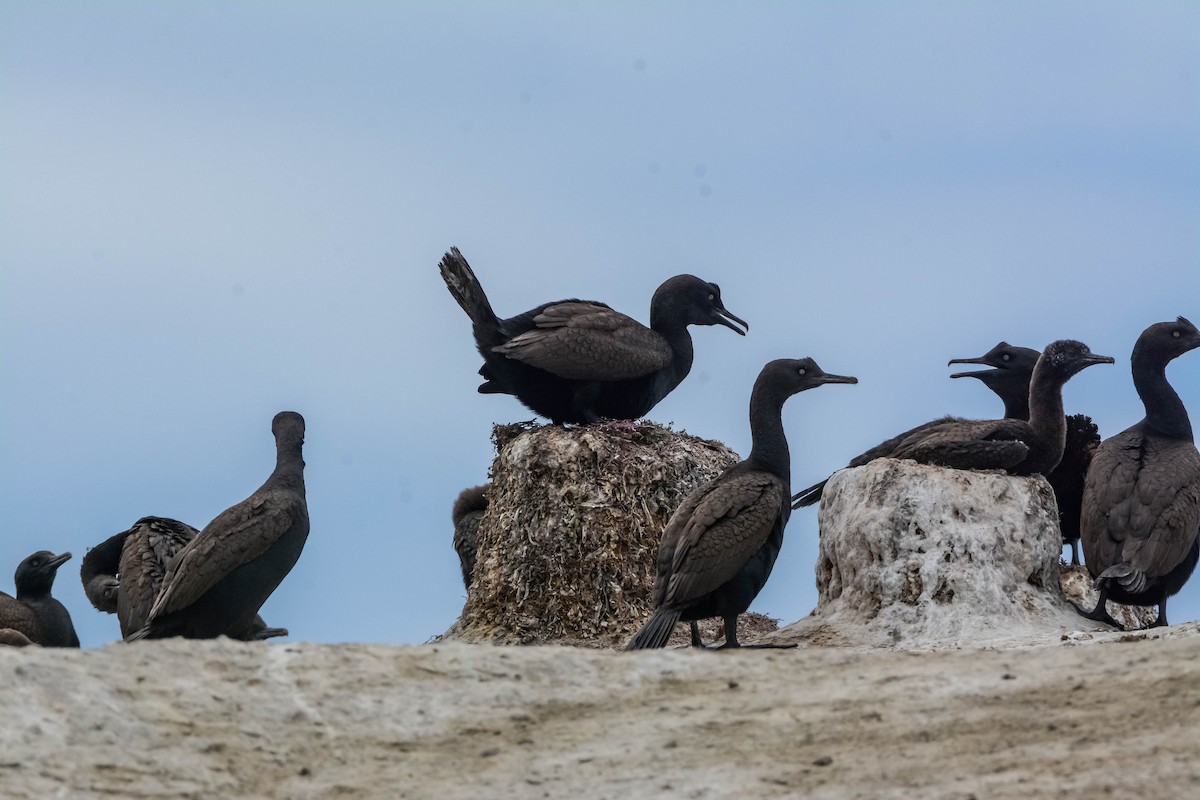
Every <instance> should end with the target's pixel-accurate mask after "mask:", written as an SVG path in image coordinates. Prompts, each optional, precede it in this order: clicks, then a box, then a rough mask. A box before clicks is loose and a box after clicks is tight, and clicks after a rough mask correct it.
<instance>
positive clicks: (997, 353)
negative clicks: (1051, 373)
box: [946, 342, 1041, 383]
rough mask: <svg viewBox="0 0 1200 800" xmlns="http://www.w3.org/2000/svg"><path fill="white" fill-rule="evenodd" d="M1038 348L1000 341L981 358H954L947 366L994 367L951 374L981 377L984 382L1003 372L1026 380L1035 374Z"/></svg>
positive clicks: (960, 376)
mask: <svg viewBox="0 0 1200 800" xmlns="http://www.w3.org/2000/svg"><path fill="white" fill-rule="evenodd" d="M1040 355H1041V353H1039V352H1038V351H1037V350H1034V349H1033V348H1032V347H1015V346H1013V345H1011V344H1009V343H1008V342H1000V344H998V345H996V346H995V347H993V348H992V349H991V350H988V351H987V352H986V353H984V354H983V355H981V356H979V358H952V359H950V360H949V361H948V362H946V366H950V365H951V364H983V365H985V366H988V367H992V369H982V370H977V371H975V372H956V373H954V374H953V375H951V376H950V377H951V378H979V379H980V380H982V381H983V382H984V383H987V382H988V380H989V379H992V378H994V377H995V376H997V375H999V374H1003V373H1009V374H1014V375H1018V376H1024V377H1025V379H1026V380H1028V379H1029V376H1030V375H1032V374H1033V365H1034V364H1036V363H1037V360H1038V356H1040Z"/></svg>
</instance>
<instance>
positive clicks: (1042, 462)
mask: <svg viewBox="0 0 1200 800" xmlns="http://www.w3.org/2000/svg"><path fill="white" fill-rule="evenodd" d="M1111 363H1113V359H1112V357H1111V356H1098V355H1095V354H1094V353H1092V351H1091V350H1089V349H1088V347H1087V345H1085V344H1083V343H1082V342H1077V341H1074V340H1071V339H1060V340H1059V341H1056V342H1052V343H1051V344H1050V345H1049V346H1048V347H1047V348H1046V350H1045V352H1043V353H1042V355H1041V357H1039V358H1038V360H1037V365H1036V366H1035V367H1034V370H1033V376H1032V378H1031V379H1030V383H1029V411H1030V414H1029V420H1028V421H1026V420H1020V419H990V420H982V419H980V420H976V419H963V418H962V417H943V418H941V419H935V420H933V421H932V422H926V423H925V424H924V425H918V426H917V427H916V428H913V429H912V430H909V431H905V432H904V433H902V434H900V435H899V436H894V437H892V438H891V439H889V440H887V441H886V442H883V443H882V444H879V445H876V446H875V447H873V448H871V449H870V450H868V451H867V452H866V453H863V454H862V455H860V456H858V457H856V458H854V459H852V460H851V461H850V464H849V466H851V467H860V466H862V465H864V464H866V463H868V462H870V461H874V460H875V459H876V458H908V459H912V460H913V461H917V462H919V463H922V464H935V465H938V466H943V467H954V468H956V469H1003V470H1005V471H1006V472H1008V473H1009V474H1011V475H1032V474H1033V473H1045V472H1047V471H1049V470H1051V469H1053V468H1054V467H1055V466H1056V465H1057V464H1058V462H1059V461H1060V460H1061V459H1062V455H1063V449H1064V448H1065V446H1066V428H1067V423H1066V417H1065V416H1064V414H1063V405H1062V387H1063V385H1064V384H1066V382H1067V381H1068V380H1070V379H1071V376H1073V375H1075V374H1076V373H1078V372H1079V371H1081V370H1083V369H1084V368H1086V367H1090V366H1091V365H1093V364H1111ZM824 487H825V481H821V482H820V483H818V484H815V485H813V486H810V487H808V488H807V489H804V490H803V491H801V492H798V493H797V494H796V495H795V496H794V497H793V498H792V500H793V504H792V507H793V508H798V507H800V506H808V505H812V504H813V503H815V502H817V501H818V500H820V499H821V492H822V490H823V489H824Z"/></svg>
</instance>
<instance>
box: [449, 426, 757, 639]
mask: <svg viewBox="0 0 1200 800" xmlns="http://www.w3.org/2000/svg"><path fill="white" fill-rule="evenodd" d="M494 438H495V441H496V459H495V461H494V462H493V464H492V470H491V478H492V485H491V489H490V490H489V491H488V507H487V510H486V511H485V512H484V515H483V518H482V519H481V520H480V523H479V534H478V550H477V553H476V559H475V570H474V573H473V575H472V580H471V584H470V586H469V587H468V589H467V602H466V604H465V606H464V607H463V611H462V615H461V616H460V618H459V620H458V621H457V622H456V623H455V624H454V626H453V627H451V628H450V630H449V631H447V632H446V634H445V636H444V637H443V638H444V639H449V640H460V641H465V642H490V643H494V644H546V643H551V642H553V643H558V644H577V645H586V646H591V647H616V646H620V645H623V644H624V643H625V642H626V641H627V640H628V639H629V637H630V636H631V635H632V634H633V633H634V632H635V631H636V630H637V629H638V627H639V626H640V625H641V623H642V622H644V621H645V619H646V618H647V617H648V616H649V614H650V610H651V609H650V590H651V588H652V587H653V584H654V570H655V558H656V556H657V553H658V543H659V540H660V538H661V535H662V530H663V528H664V527H665V526H666V523H667V520H668V519H670V516H671V513H672V512H673V511H674V510H675V508H676V507H677V506H678V505H679V503H680V502H681V501H682V500H683V498H684V497H685V496H686V495H687V494H688V492H690V491H691V490H692V489H694V488H695V487H697V486H699V485H700V484H701V483H703V482H705V481H707V480H709V479H711V478H713V477H715V476H716V475H718V474H719V473H720V472H721V471H722V470H723V469H724V468H726V467H728V466H729V465H731V464H734V463H736V462H737V460H738V457H737V454H736V453H734V452H733V451H732V450H730V449H729V448H728V447H726V446H725V445H723V444H721V443H720V442H713V441H708V440H705V439H699V438H697V437H695V436H689V435H688V434H686V433H676V432H674V431H671V430H670V429H668V428H665V427H663V426H661V425H656V424H654V423H651V422H636V423H632V422H610V423H604V424H598V425H587V426H582V427H569V428H567V427H563V426H559V425H544V426H535V427H530V426H527V425H507V426H497V427H496V429H495V432H494ZM771 627H772V629H773V627H774V626H773V625H772V626H771ZM760 630H761V627H760Z"/></svg>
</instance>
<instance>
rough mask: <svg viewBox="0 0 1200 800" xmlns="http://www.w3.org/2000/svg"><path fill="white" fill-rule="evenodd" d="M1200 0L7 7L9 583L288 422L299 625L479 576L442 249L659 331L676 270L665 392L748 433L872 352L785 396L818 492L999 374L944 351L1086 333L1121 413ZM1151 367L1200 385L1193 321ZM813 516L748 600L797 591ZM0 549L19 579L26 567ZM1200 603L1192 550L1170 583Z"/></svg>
mask: <svg viewBox="0 0 1200 800" xmlns="http://www.w3.org/2000/svg"><path fill="white" fill-rule="evenodd" d="M1197 30H1200V7H1197V6H1195V5H1193V4H1190V3H1154V4H1138V5H1131V4H1117V3H1056V4H1044V3H1028V4H1026V3H1004V4H979V3H972V4H952V3H908V4H890V3H887V4H885V3H839V4H833V3H752V4H736V5H734V4H711V3H709V4H704V3H702V4H692V3H689V4H683V3H662V4H656V5H654V6H653V7H647V6H646V5H644V4H594V5H591V6H584V5H579V4H572V5H566V4H554V3H524V4H506V5H501V4H485V3H458V4H450V3H444V4H433V3H407V4H384V3H337V4H333V3H205V4H199V3H170V4H159V3H129V2H125V3H104V2H97V3H43V2H36V3H24V2H12V1H11V0H10V1H9V2H6V3H4V4H3V5H0V366H2V368H3V375H4V379H3V381H2V382H0V530H2V531H3V533H2V534H0V575H2V576H7V575H9V574H10V572H11V570H13V569H15V567H16V564H17V562H18V561H20V560H21V559H22V558H24V557H25V556H26V555H28V554H29V553H31V552H33V551H34V550H37V549H42V548H45V549H50V550H55V551H63V550H71V551H72V552H73V553H75V556H76V558H75V560H73V561H72V562H70V563H69V564H68V565H67V566H66V567H64V571H63V574H62V576H61V578H60V581H59V583H58V585H57V587H56V589H57V592H56V594H57V595H58V596H59V597H60V598H61V599H62V600H63V601H64V602H65V603H66V604H67V606H68V607H69V608H70V610H71V612H72V614H73V616H74V619H75V624H76V627H77V629H78V630H79V633H80V637H81V639H82V640H83V642H84V644H85V646H94V645H99V644H102V643H104V642H107V641H111V640H113V639H114V638H116V637H117V625H116V620H115V618H113V617H109V616H104V615H100V614H99V613H97V612H94V611H93V610H92V608H91V606H90V605H88V603H87V601H86V599H85V598H84V596H83V593H82V589H81V587H80V585H79V582H78V580H77V578H76V576H77V574H78V573H77V569H78V564H79V559H80V558H81V557H82V555H83V553H84V552H85V550H86V548H87V547H88V546H90V545H93V544H96V543H98V542H100V541H102V540H103V539H105V538H106V537H108V536H109V535H111V534H112V533H115V532H117V531H120V530H123V529H124V528H126V527H128V526H129V525H130V524H131V523H132V522H133V521H134V520H136V519H137V518H138V517H140V516H143V515H146V514H155V515H160V516H169V517H176V518H178V519H182V520H184V521H187V522H190V523H191V524H193V525H196V526H197V527H199V526H202V525H204V524H205V523H206V522H207V521H208V520H209V519H211V518H212V517H213V516H215V515H216V514H217V513H219V512H220V511H221V510H222V509H224V508H225V507H227V506H229V505H231V504H232V503H234V502H237V501H238V500H241V499H242V498H243V497H245V496H246V495H248V494H249V493H250V492H251V491H253V489H254V488H256V487H257V486H258V485H259V484H260V483H261V482H262V480H263V479H264V478H265V477H266V475H267V474H268V473H269V471H270V469H271V467H272V464H273V446H272V440H271V436H270V421H271V417H272V416H273V415H274V414H275V412H277V411H279V410H282V409H292V410H296V411H299V412H301V413H302V414H304V416H305V418H306V419H307V422H308V435H307V444H306V453H305V455H306V460H307V462H308V468H307V483H308V496H309V508H310V512H311V516H312V533H311V536H310V538H309V541H308V545H307V547H306V549H305V552H304V555H303V556H302V558H301V560H300V562H299V564H298V565H297V566H296V568H295V570H294V571H293V572H292V574H291V576H289V578H288V579H287V581H285V582H284V584H283V585H282V586H281V587H280V589H279V590H278V591H277V592H276V594H275V595H274V596H273V597H272V598H271V599H270V600H269V601H268V603H267V605H266V606H265V607H264V611H263V614H264V616H265V617H266V618H267V620H268V622H269V623H271V624H273V625H283V626H287V627H289V628H290V629H291V631H292V638H293V639H299V640H313V641H379V642H420V641H424V640H425V639H427V638H428V637H430V636H432V635H434V634H437V633H440V632H441V631H443V630H444V629H445V628H446V627H447V626H449V624H450V623H451V622H452V621H453V620H454V619H455V617H456V616H457V613H458V610H459V608H460V607H461V603H462V600H463V597H464V590H463V588H462V585H461V581H460V579H459V575H458V566H457V561H456V557H455V555H454V553H453V550H452V549H451V546H450V537H451V530H450V522H449V515H450V505H451V502H452V501H453V499H454V497H455V495H456V494H457V492H458V491H459V490H460V489H461V488H463V487H466V486H469V485H473V484H475V483H479V482H481V481H482V480H483V479H484V478H485V476H486V472H487V468H488V466H489V464H490V462H491V458H492V450H491V443H490V440H489V436H490V431H491V425H492V423H493V422H509V421H515V420H521V419H528V418H529V416H530V414H529V413H528V412H527V411H526V410H525V409H524V408H523V407H522V406H520V405H519V404H518V403H516V402H515V401H514V400H511V399H509V398H503V397H496V396H480V395H477V394H476V393H475V391H474V389H475V385H476V384H477V376H476V375H475V370H476V368H477V367H478V357H477V355H476V354H475V352H474V348H473V344H472V342H471V338H470V326H469V323H468V320H467V318H466V316H465V315H464V314H462V312H461V311H460V310H459V308H458V307H457V306H456V305H455V303H454V302H453V300H452V299H451V298H450V296H449V294H448V293H447V292H446V290H445V287H444V286H443V285H442V283H441V280H440V278H439V276H438V273H437V269H436V264H437V261H438V259H439V258H440V256H441V254H442V252H443V251H445V250H446V249H447V248H449V247H450V246H451V245H457V246H458V247H460V248H461V249H462V251H463V253H464V254H465V255H466V257H467V258H468V259H469V260H470V261H471V263H472V265H473V266H474V267H475V269H476V272H477V273H478V275H479V277H480V280H481V281H482V282H483V284H484V286H485V288H486V289H487V290H488V292H489V294H490V295H491V298H492V302H493V305H494V306H495V307H496V309H497V310H498V311H499V312H500V313H501V314H512V313H517V312H520V311H523V310H525V309H527V308H529V307H531V306H533V305H536V304H537V303H540V302H543V301H547V300H552V299H558V298H563V297H571V296H578V297H586V298H594V299H598V300H603V301H606V302H608V303H610V304H611V305H613V306H614V307H616V308H618V309H621V310H623V311H625V312H626V313H629V314H631V315H632V316H635V317H637V318H639V319H641V320H643V321H646V320H647V319H648V309H649V298H650V295H651V294H652V292H653V291H654V289H655V287H657V286H658V284H659V283H661V282H662V281H663V280H664V279H666V278H667V277H669V276H671V275H674V274H677V273H679V272H691V273H694V274H697V275H700V276H702V277H704V278H706V279H707V280H712V281H716V282H718V283H720V284H721V286H722V290H723V294H724V297H725V301H726V304H727V305H728V307H729V308H730V310H732V311H733V312H734V313H736V314H737V315H739V316H741V317H742V318H744V319H746V320H747V321H748V322H749V323H750V326H751V329H750V335H749V336H747V337H746V338H744V339H743V338H741V337H738V336H734V335H733V334H732V333H731V332H730V331H728V330H725V329H722V328H702V329H699V330H696V331H695V333H694V339H695V342H696V351H697V357H696V363H695V367H694V369H693V372H692V375H691V376H690V377H689V379H688V380H687V381H685V382H684V383H683V384H682V385H681V386H680V387H679V389H678V390H676V392H675V393H674V394H672V395H671V396H670V397H668V398H667V399H666V400H664V401H663V402H662V403H661V404H660V405H659V406H658V407H657V408H656V409H655V410H654V412H653V413H652V415H651V416H652V418H654V419H655V420H658V421H661V422H673V423H674V424H675V426H676V427H681V428H685V429H686V430H688V431H689V432H691V433H694V434H697V435H701V436H705V437H709V438H716V439H720V440H722V441H725V442H726V443H728V444H729V445H730V446H731V447H733V448H734V449H736V450H737V451H738V452H740V453H742V454H745V453H747V452H748V451H749V430H748V426H747V422H746V415H747V401H748V397H749V390H750V386H751V384H752V382H753V380H754V377H755V375H756V374H757V372H758V370H759V369H760V368H761V366H762V365H763V364H764V363H765V362H766V361H769V360H771V359H773V358H780V357H799V356H812V357H813V358H815V359H816V360H817V361H818V362H819V363H820V364H821V365H822V366H823V367H825V368H826V369H828V370H830V371H833V372H839V373H845V374H853V375H856V376H858V378H859V380H860V383H859V385H858V386H855V387H836V388H835V389H824V390H820V391H814V392H809V393H806V394H803V395H800V396H798V397H796V398H794V399H792V400H791V401H790V402H789V404H788V406H787V407H786V409H785V412H784V421H785V425H786V426H787V430H788V434H789V438H790V441H791V444H792V455H793V468H792V469H793V480H794V481H795V482H796V484H797V486H802V485H807V484H808V483H811V482H813V481H815V480H817V479H819V478H821V477H823V476H825V475H826V474H828V473H829V472H830V471H832V470H833V469H836V468H838V467H840V466H842V465H844V464H845V462H846V461H847V460H848V459H849V458H851V457H852V456H854V455H855V454H857V453H859V452H861V451H862V450H864V449H866V448H867V447H869V446H870V445H873V444H875V443H876V442H878V441H880V440H882V439H884V438H887V437H888V436H891V435H893V434H895V433H896V432H898V431H900V430H902V429H905V428H907V427H910V426H912V425H914V424H917V423H920V422H923V421H925V420H927V419H930V418H932V417H934V416H938V415H941V414H945V413H956V414H961V415H965V416H977V417H991V416H995V415H997V414H999V413H1001V408H1000V404H999V402H998V401H996V400H995V399H994V398H993V397H992V396H991V395H990V393H988V392H987V391H986V390H985V389H984V388H983V387H982V386H980V385H978V384H976V383H974V382H963V381H951V380H949V379H948V378H947V377H946V376H947V375H948V374H949V372H950V370H948V369H946V367H945V363H946V361H947V359H949V358H951V357H961V356H975V355H980V354H982V353H983V352H984V351H986V350H987V349H988V348H990V347H991V346H992V345H993V344H995V343H996V342H997V341H999V340H1000V339H1007V340H1008V341H1010V342H1013V343H1015V344H1021V345H1026V346H1031V347H1039V348H1040V347H1043V346H1045V344H1047V343H1048V342H1050V341H1052V340H1054V339H1058V338H1068V337H1069V338H1078V339H1081V340H1083V341H1085V342H1087V343H1088V344H1089V345H1090V346H1091V347H1092V349H1093V350H1095V351H1097V352H1100V353H1105V354H1109V355H1113V356H1115V357H1116V358H1117V365H1116V366H1115V367H1095V368H1092V369H1089V370H1087V371H1086V372H1084V373H1082V374H1081V375H1080V376H1079V377H1077V378H1076V379H1075V380H1073V381H1072V382H1071V383H1070V384H1069V385H1068V386H1067V390H1066V392H1065V397H1066V404H1067V408H1068V411H1071V412H1076V411H1079V412H1086V413H1090V414H1091V415H1092V416H1093V417H1094V418H1095V419H1096V420H1097V422H1098V423H1099V425H1100V427H1101V431H1102V433H1103V434H1104V435H1106V436H1107V435H1112V434H1114V433H1117V432H1118V431H1120V430H1121V429H1123V428H1125V427H1127V426H1128V425H1131V424H1133V423H1134V422H1136V421H1137V420H1138V419H1140V417H1141V416H1142V411H1141V406H1140V403H1139V401H1138V399H1137V396H1136V394H1135V393H1134V391H1133V387H1132V384H1131V382H1130V378H1129V361H1128V359H1129V352H1130V350H1131V348H1132V345H1133V342H1134V340H1135V339H1136V338H1137V335H1138V333H1140V331H1141V330H1142V329H1143V328H1144V327H1146V326H1147V325H1149V324H1151V323H1153V322H1156V321H1160V320H1164V319H1172V318H1174V317H1175V316H1177V315H1180V314H1182V315H1184V316H1190V317H1191V318H1192V319H1193V320H1196V321H1200V319H1198V318H1200V270H1198V269H1197V262H1198V260H1200V258H1198V257H1200V90H1198V83H1200V43H1198V40H1197V37H1196V34H1195V32H1196V31H1197ZM1168 375H1169V377H1170V378H1171V379H1172V381H1173V382H1174V385H1175V386H1176V387H1177V389H1178V390H1179V392H1180V394H1181V395H1182V397H1183V399H1184V402H1185V403H1186V404H1187V405H1188V406H1189V407H1190V408H1191V409H1192V411H1193V414H1196V415H1200V354H1196V353H1193V354H1190V355H1188V356H1184V357H1183V358H1181V359H1180V360H1179V361H1178V362H1177V363H1176V364H1175V365H1173V366H1172V367H1171V368H1170V369H1169V370H1168ZM816 534H817V531H816V513H815V511H814V510H812V509H809V510H805V511H800V512H797V513H796V514H795V515H794V516H793V518H792V521H791V523H790V525H789V527H788V530H787V537H786V540H785V543H784V548H783V552H782V554H781V556H780V559H779V561H778V562H777V564H776V567H775V573H774V575H773V576H772V578H771V581H770V582H769V583H768V584H767V587H766V589H764V591H763V593H762V594H761V595H760V597H759V599H758V601H757V603H756V604H755V609H756V610H761V611H764V612H766V613H770V614H773V615H775V616H778V617H781V618H782V619H783V620H784V621H785V622H788V621H792V620H794V619H797V618H799V617H801V616H803V615H805V614H806V613H808V611H809V610H811V608H812V607H813V605H814V604H815V599H816V591H815V587H814V577H813V564H814V562H815V559H816ZM9 580H10V579H9V578H7V577H4V578H3V579H0V587H2V588H4V589H5V590H8V591H11V583H10V582H9ZM1197 618H1200V579H1198V580H1195V581H1193V582H1192V584H1190V585H1189V586H1187V587H1185V589H1184V590H1183V592H1182V593H1181V595H1180V596H1179V597H1177V598H1175V599H1174V600H1173V601H1172V604H1171V619H1172V621H1174V622H1182V621H1184V620H1190V619H1197Z"/></svg>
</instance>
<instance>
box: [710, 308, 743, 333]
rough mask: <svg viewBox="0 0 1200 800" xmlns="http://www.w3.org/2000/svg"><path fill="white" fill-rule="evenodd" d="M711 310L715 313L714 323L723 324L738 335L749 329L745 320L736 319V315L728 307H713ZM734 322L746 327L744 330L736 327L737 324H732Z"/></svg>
mask: <svg viewBox="0 0 1200 800" xmlns="http://www.w3.org/2000/svg"><path fill="white" fill-rule="evenodd" d="M713 311H714V312H715V314H716V318H715V319H714V320H713V324H714V325H724V326H725V327H726V328H729V330H731V331H733V332H734V333H736V334H737V335H738V336H745V335H746V331H748V330H750V326H749V325H747V324H746V322H745V321H743V320H741V319H738V317H736V316H735V315H734V314H733V313H732V312H730V311H729V310H728V309H724V308H714V309H713ZM734 322H736V323H737V324H738V325H741V326H742V328H745V329H746V331H744V330H742V329H741V328H739V327H737V325H734V324H733V323H734Z"/></svg>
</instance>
